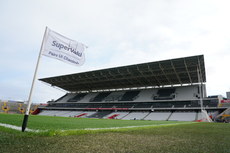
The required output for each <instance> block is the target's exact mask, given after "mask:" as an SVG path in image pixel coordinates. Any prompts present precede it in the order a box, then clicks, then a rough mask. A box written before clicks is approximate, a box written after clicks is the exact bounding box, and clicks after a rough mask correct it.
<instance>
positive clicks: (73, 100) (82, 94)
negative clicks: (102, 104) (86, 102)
mask: <svg viewBox="0 0 230 153" xmlns="http://www.w3.org/2000/svg"><path fill="white" fill-rule="evenodd" d="M86 95H87V93H79V94H77V95H76V96H74V97H73V98H70V99H69V100H68V101H67V102H78V101H80V100H81V99H82V98H84V97H85V96H86Z"/></svg>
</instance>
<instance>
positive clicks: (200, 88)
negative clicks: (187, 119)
mask: <svg viewBox="0 0 230 153" xmlns="http://www.w3.org/2000/svg"><path fill="white" fill-rule="evenodd" d="M197 77H198V82H199V90H200V108H201V111H202V110H203V91H202V87H201V78H200V71H199V68H198V67H197Z"/></svg>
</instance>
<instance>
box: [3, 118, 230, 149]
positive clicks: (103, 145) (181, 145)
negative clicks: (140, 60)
mask: <svg viewBox="0 0 230 153" xmlns="http://www.w3.org/2000/svg"><path fill="white" fill-rule="evenodd" d="M22 119H23V116H22V115H7V114H0V123H7V124H12V125H17V126H21V123H22ZM63 120H65V121H63ZM91 121H92V122H91ZM88 122H90V125H89V123H88ZM94 122H95V123H94ZM109 122H110V123H109ZM168 123H170V125H169V126H165V125H162V124H168ZM175 123H178V122H167V121H166V122H155V121H123V120H98V119H74V118H62V117H47V116H30V118H29V123H28V128H31V129H40V130H44V129H48V130H49V132H48V133H45V134H38V133H33V132H24V133H22V132H20V131H16V130H11V129H8V128H4V127H0V152H3V153H4V152H6V153H8V152H39V153H43V152H44V153H47V152H48V153H49V152H50V153H52V152H55V153H56V152H57V153H59V152H60V153H61V152H62V153H63V152H80V153H81V152H82V153H87V152H88V153H93V152H97V153H108V152H118V153H129V152H130V153H148V152H149V153H155V152H156V153H214V152H215V153H228V152H230V143H229V142H230V137H229V135H230V124H222V123H196V124H188V123H189V122H186V123H187V124H177V125H172V124H175ZM179 123H181V122H179ZM87 124H88V125H87ZM134 125H135V126H141V125H157V126H149V127H140V128H130V129H125V130H124V129H118V130H101V131H100V130H99V131H98V130H96V131H93V132H89V131H88V132H85V133H76V132H73V133H71V132H69V131H71V130H73V129H76V128H77V129H78V130H76V131H84V130H83V129H85V128H89V127H90V128H99V127H100V128H101V127H102V128H104V127H106V128H107V127H115V126H116V127H122V126H134ZM61 129H64V130H66V131H65V132H67V134H63V133H58V132H56V133H55V131H59V130H61ZM52 131H53V133H52ZM85 131H87V130H85ZM65 132H64V133H65Z"/></svg>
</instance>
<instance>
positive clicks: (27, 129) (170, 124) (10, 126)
mask: <svg viewBox="0 0 230 153" xmlns="http://www.w3.org/2000/svg"><path fill="white" fill-rule="evenodd" d="M192 123H197V122H183V123H169V124H154V125H140V126H124V127H110V128H85V129H69V130H61V131H62V132H66V131H73V130H74V131H75V130H116V129H128V128H141V127H156V126H162V125H163V126H167V125H169V126H172V125H181V124H192ZM0 126H3V127H6V128H10V129H14V130H18V131H21V127H20V126H15V125H10V124H4V123H0ZM26 131H28V132H47V131H48V130H33V129H29V128H26Z"/></svg>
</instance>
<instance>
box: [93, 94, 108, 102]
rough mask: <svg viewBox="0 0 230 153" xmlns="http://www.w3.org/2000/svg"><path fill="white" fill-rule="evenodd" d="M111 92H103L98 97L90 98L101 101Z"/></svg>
mask: <svg viewBox="0 0 230 153" xmlns="http://www.w3.org/2000/svg"><path fill="white" fill-rule="evenodd" d="M109 94H111V92H101V93H99V94H98V95H97V96H96V97H94V98H92V99H90V102H101V101H103V100H104V99H105V97H107V96H108V95H109Z"/></svg>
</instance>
